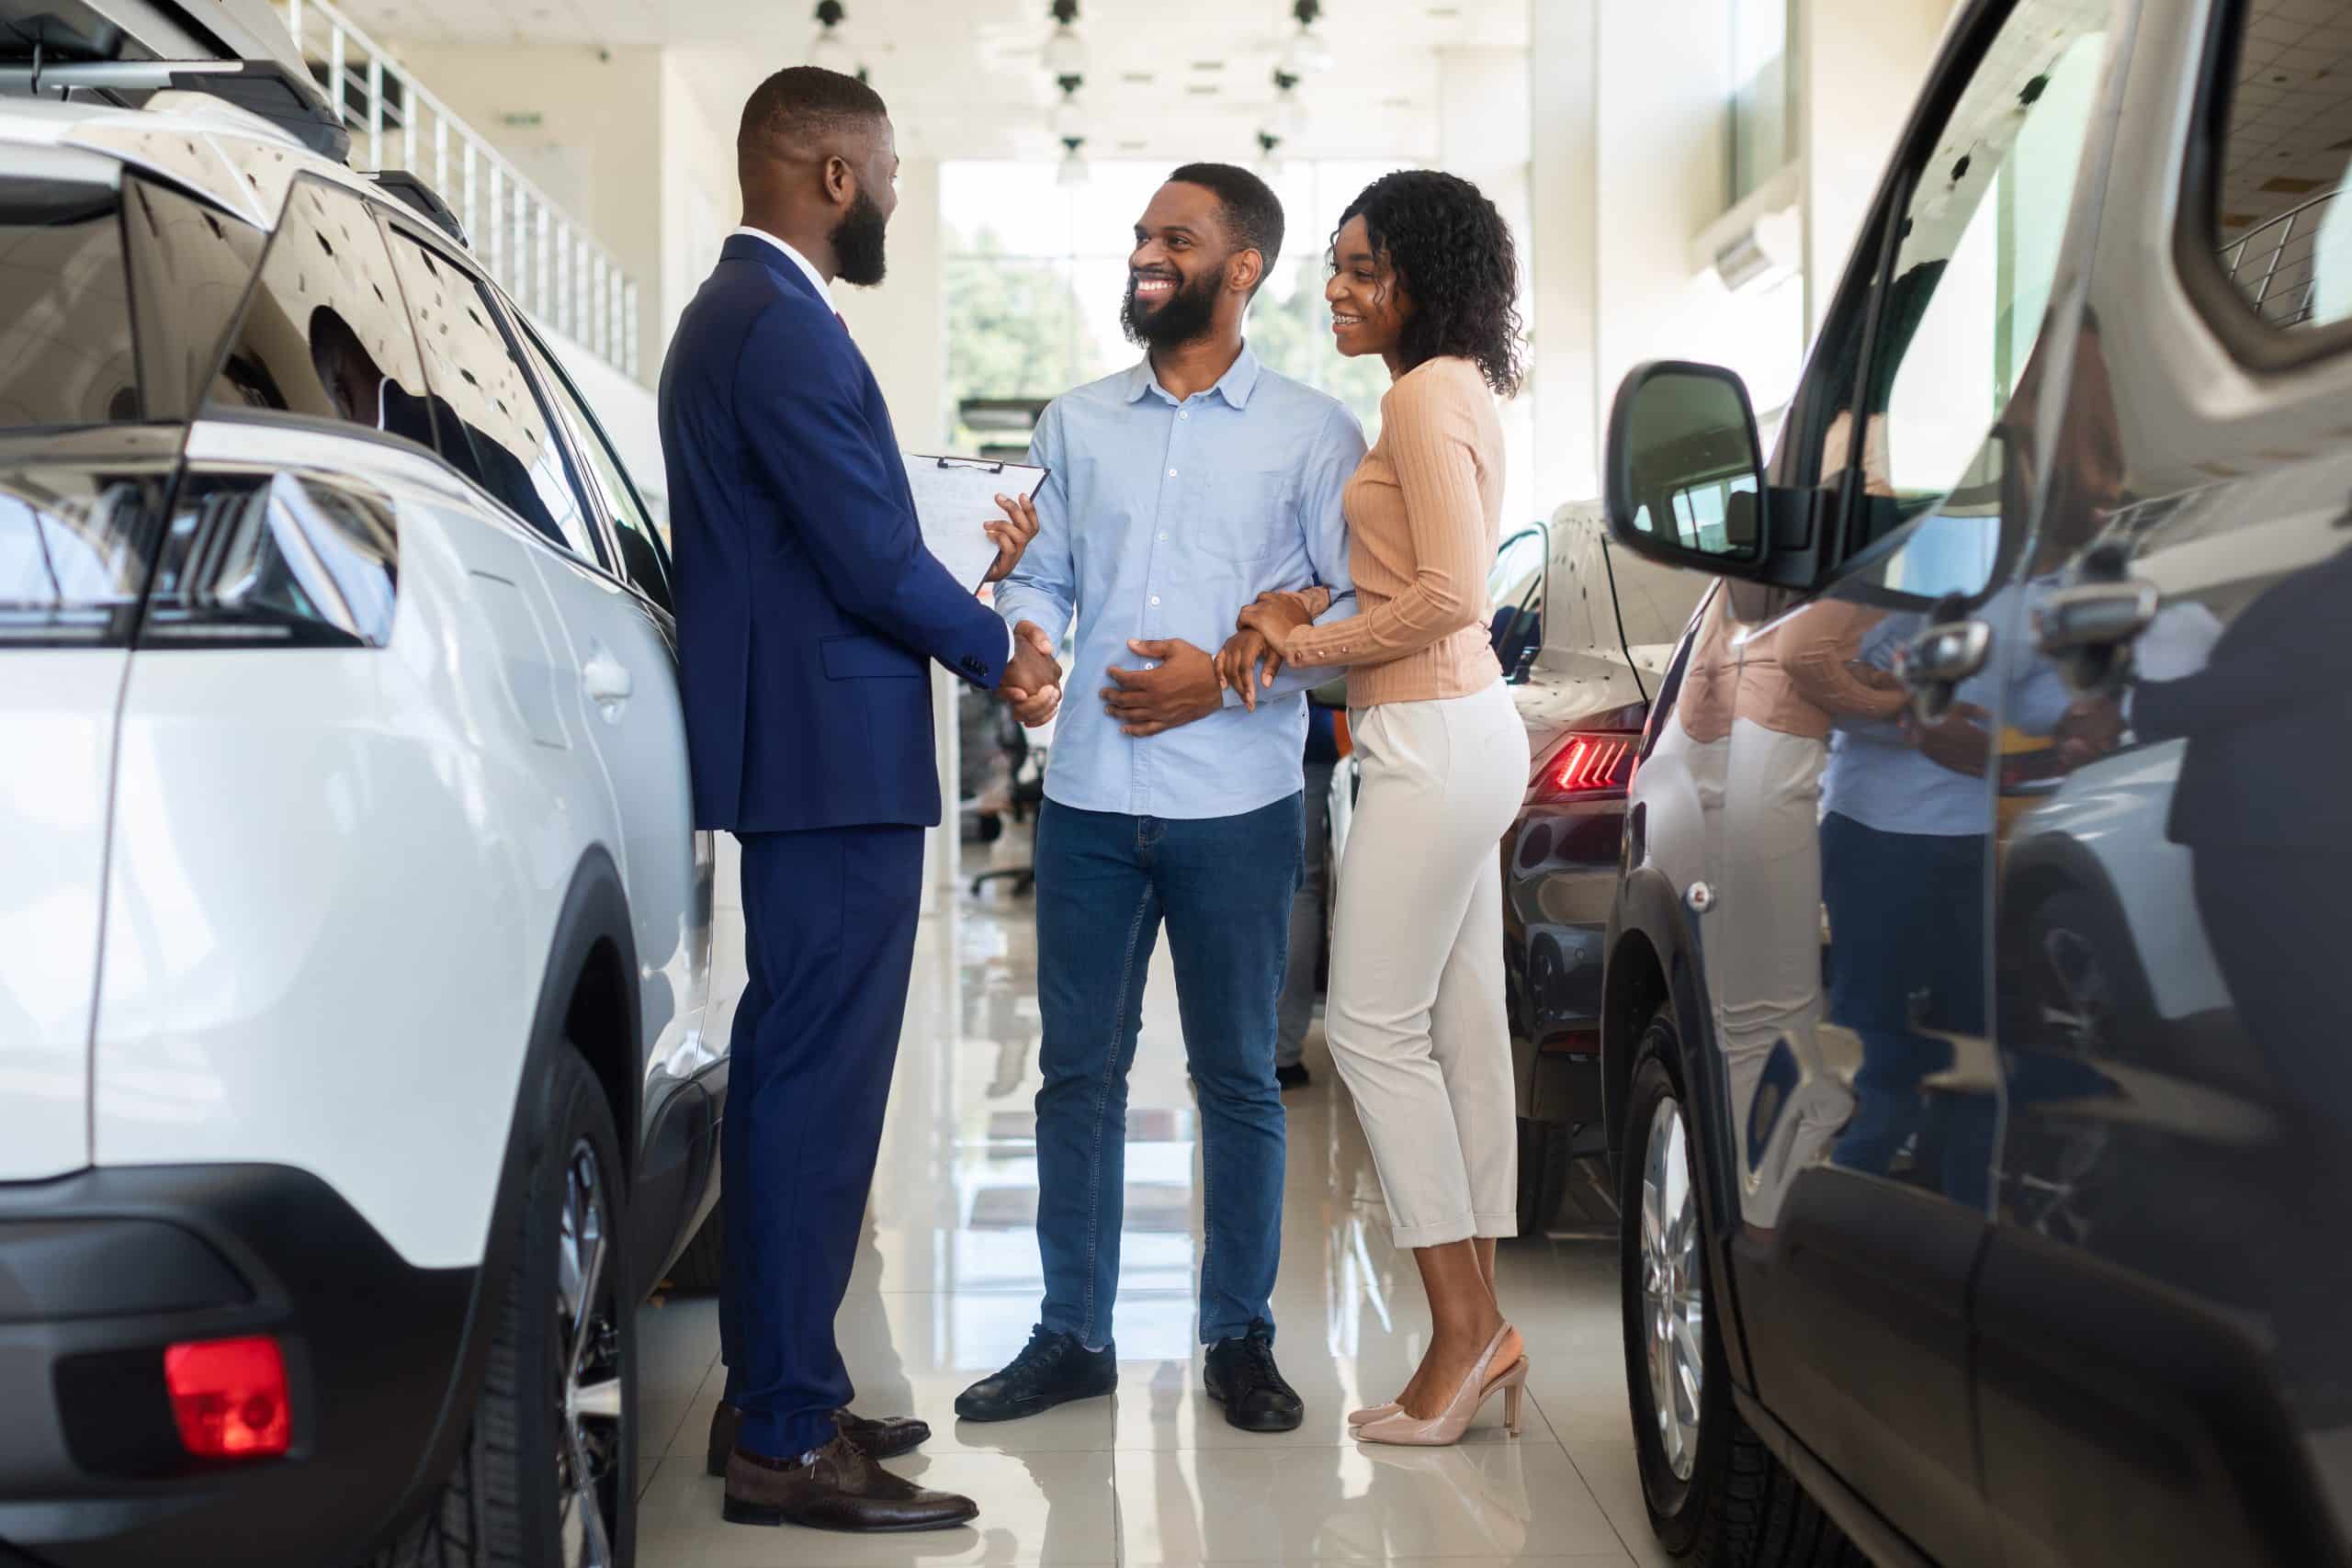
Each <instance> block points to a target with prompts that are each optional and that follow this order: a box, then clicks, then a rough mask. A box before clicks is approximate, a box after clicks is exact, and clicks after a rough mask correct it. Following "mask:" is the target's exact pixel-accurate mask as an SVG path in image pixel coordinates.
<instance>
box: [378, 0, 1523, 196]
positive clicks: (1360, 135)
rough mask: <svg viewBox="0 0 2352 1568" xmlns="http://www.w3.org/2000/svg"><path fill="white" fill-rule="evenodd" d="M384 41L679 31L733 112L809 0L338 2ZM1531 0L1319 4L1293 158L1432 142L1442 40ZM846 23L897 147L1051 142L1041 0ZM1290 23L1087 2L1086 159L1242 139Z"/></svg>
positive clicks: (882, 14)
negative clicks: (1315, 61)
mask: <svg viewBox="0 0 2352 1568" xmlns="http://www.w3.org/2000/svg"><path fill="white" fill-rule="evenodd" d="M340 3H341V4H343V6H344V8H345V10H346V11H347V12H349V13H350V15H351V17H352V18H353V19H354V20H355V21H356V22H357V23H359V25H360V26H361V27H363V28H367V29H368V31H370V32H372V33H375V34H377V35H378V36H379V37H395V38H401V39H415V40H418V41H419V42H445V41H458V40H466V39H481V40H484V41H497V42H502V43H511V42H514V41H516V40H518V39H526V40H544V41H547V42H549V43H550V44H555V45H560V46H562V47H577V46H580V45H582V44H601V45H605V46H610V47H615V48H619V47H628V46H645V45H662V46H683V53H682V58H684V59H685V60H686V61H687V62H689V69H690V71H691V72H692V73H693V75H694V79H695V82H696V85H697V96H707V99H708V101H710V102H711V103H713V104H714V105H723V106H726V107H725V108H724V111H723V114H722V115H721V116H720V118H728V119H731V118H733V106H734V105H736V104H740V103H741V100H742V98H743V96H744V95H745V94H746V93H748V91H749V90H750V88H751V86H752V85H753V84H755V83H756V82H757V81H758V80H759V78H760V77H761V76H763V75H764V74H765V73H767V72H769V71H772V70H775V69H777V68H779V67H782V66H785V65H791V64H797V63H799V62H801V61H803V60H804V59H805V58H806V56H807V52H808V47H809V40H810V39H812V38H813V37H814V35H815V33H816V31H817V26H816V23H815V21H814V19H813V14H814V10H815V5H814V0H783V3H782V4H776V3H773V0H764V3H763V0H340ZM1531 3H1535V0H1325V3H1324V6H1323V18H1322V21H1321V22H1320V23H1319V24H1318V26H1317V32H1318V33H1319V34H1320V36H1321V37H1322V38H1323V39H1325V41H1326V42H1327V43H1328V44H1329V47H1330V51H1331V54H1332V56H1333V60H1334V65H1333V68H1332V69H1331V70H1330V71H1329V72H1326V73H1320V74H1317V75H1316V76H1313V77H1310V78H1308V79H1307V82H1306V85H1305V86H1304V87H1303V88H1302V89H1301V93H1302V96H1304V98H1305V99H1306V105H1307V109H1308V116H1309V119H1308V126H1307V130H1306V134H1305V136H1304V137H1302V138H1299V139H1297V140H1296V141H1294V142H1293V143H1292V144H1290V145H1286V146H1285V148H1284V152H1285V154H1286V155H1295V156H1303V157H1364V156H1376V157H1390V158H1409V157H1433V156H1434V155H1435V154H1436V151H1437V118H1436V116H1437V84H1438V56H1439V54H1440V53H1441V51H1449V50H1473V49H1475V50H1490V49H1502V50H1524V49H1525V48H1526V47H1527V39H1528V7H1529V6H1530V4H1531ZM843 5H844V6H845V8H846V10H847V13H848V15H847V18H846V20H845V21H844V22H843V23H842V36H843V37H844V39H846V40H847V41H848V42H849V43H850V44H851V46H852V47H853V48H854V50H855V51H857V53H858V56H859V58H861V59H862V60H863V61H864V62H865V64H866V66H867V68H868V71H869V73H870V77H871V80H872V81H873V84H874V85H875V86H876V88H877V89H878V90H879V91H880V92H881V93H882V95H883V96H884V97H885V98H887V99H888V101H889V104H890V109H891V118H892V121H893V123H894V124H895V125H896V126H897V128H898V130H899V146H900V150H901V152H914V153H917V154H927V155H930V156H935V157H962V158H1004V157H1023V158H1027V157H1047V156H1053V155H1057V154H1058V152H1060V148H1059V147H1058V145H1057V144H1056V142H1055V141H1054V140H1053V138H1052V136H1051V134H1050V133H1049V131H1048V130H1047V127H1046V114H1047V111H1048V110H1049V109H1050V107H1052V105H1053V103H1054V102H1055V100H1056V99H1057V97H1058V96H1059V95H1058V92H1057V89H1056V88H1055V86H1054V85H1053V84H1052V82H1051V81H1050V80H1048V78H1047V76H1046V68H1045V64H1044V62H1043V60H1042V58H1041V51H1042V48H1043V45H1044V43H1045V40H1046V36H1047V34H1048V33H1049V32H1050V31H1051V30H1052V21H1051V18H1050V17H1049V15H1048V6H1047V4H1046V0H843ZM1295 30H1296V23H1295V21H1293V19H1292V17H1291V6H1290V0H1182V3H1180V4H1176V5H1169V4H1165V3H1159V4H1151V3H1147V0H1080V15H1079V21H1078V32H1079V35H1080V38H1081V39H1083V40H1084V42H1085V44H1086V47H1087V51H1088V55H1089V59H1088V66H1087V72H1086V86H1085V88H1084V89H1083V93H1082V97H1081V102H1082V104H1083V106H1084V107H1085V111H1086V116H1087V128H1088V132H1089V134H1088V141H1087V149H1086V150H1087V152H1088V153H1089V154H1090V155H1091V156H1096V157H1105V158H1116V157H1149V158H1166V157H1183V156H1201V157H1221V158H1229V159H1239V158H1241V157H1244V156H1246V155H1247V154H1248V153H1249V152H1251V151H1253V150H1254V145H1253V144H1254V141H1255V138H1256V134H1257V131H1258V130H1259V129H1260V128H1261V126H1263V125H1266V124H1267V123H1268V122H1269V120H1270V119H1271V117H1272V107H1273V104H1274V96H1275V95H1274V87H1273V84H1272V74H1273V71H1274V67H1275V65H1276V63H1277V62H1278V61H1279V60H1280V59H1281V56H1282V51H1283V45H1284V44H1285V43H1286V42H1287V41H1288V39H1289V38H1290V36H1291V34H1292V33H1294V32H1295Z"/></svg>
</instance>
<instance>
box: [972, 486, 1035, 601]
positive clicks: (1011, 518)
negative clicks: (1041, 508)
mask: <svg viewBox="0 0 2352 1568" xmlns="http://www.w3.org/2000/svg"><path fill="white" fill-rule="evenodd" d="M996 503H997V504H998V505H999V506H1001V507H1003V508H1004V517H1005V520H1004V521H1003V522H1001V523H990V524H988V525H985V529H984V531H985V532H986V533H987V535H988V536H989V538H991V539H994V540H995V541H996V564H995V565H994V566H992V567H990V568H989V574H988V575H987V576H986V577H984V578H982V579H980V581H983V582H1002V581H1004V580H1005V579H1006V578H1008V577H1010V576H1012V569H1013V568H1014V567H1016V566H1019V565H1020V564H1021V552H1022V551H1023V550H1025V549H1027V548H1028V547H1029V541H1030V540H1032V539H1034V538H1035V537H1036V536H1037V508H1036V507H1035V505H1034V504H1033V503H1032V502H1030V500H1029V498H1028V497H1027V496H1025V495H1023V496H1010V495H1001V496H998V497H997V498H996Z"/></svg>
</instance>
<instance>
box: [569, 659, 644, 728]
mask: <svg viewBox="0 0 2352 1568" xmlns="http://www.w3.org/2000/svg"><path fill="white" fill-rule="evenodd" d="M580 689H581V690H582V691H583V692H586V693H587V694H588V695H589V698H590V699H591V700H592V701H594V703H595V705H597V706H598V707H600V708H602V709H603V710H604V712H605V717H606V718H616V717H618V716H619V715H620V710H621V708H622V707H623V706H624V705H627V704H628V699H629V696H630V694H632V693H633V692H635V691H636V690H637V684H636V682H633V681H631V680H630V679H629V673H628V665H626V664H623V663H622V662H621V661H620V660H617V659H615V658H614V657H613V656H612V655H611V654H609V653H607V652H605V650H604V649H601V648H599V649H596V650H595V651H594V653H592V654H590V655H589V656H588V662H587V663H585V664H582V666H581V667H580Z"/></svg>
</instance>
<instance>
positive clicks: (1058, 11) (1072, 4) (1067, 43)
mask: <svg viewBox="0 0 2352 1568" xmlns="http://www.w3.org/2000/svg"><path fill="white" fill-rule="evenodd" d="M1046 13H1047V14H1048V15H1049V16H1051V17H1053V18H1054V31H1053V35H1052V36H1051V37H1050V38H1048V39H1046V73H1048V74H1049V75H1051V76H1053V77H1054V78H1056V79H1057V80H1059V79H1060V78H1061V77H1064V76H1083V75H1085V74H1086V44H1085V42H1084V40H1082V39H1080V38H1079V36H1078V0H1053V4H1052V5H1050V6H1046Z"/></svg>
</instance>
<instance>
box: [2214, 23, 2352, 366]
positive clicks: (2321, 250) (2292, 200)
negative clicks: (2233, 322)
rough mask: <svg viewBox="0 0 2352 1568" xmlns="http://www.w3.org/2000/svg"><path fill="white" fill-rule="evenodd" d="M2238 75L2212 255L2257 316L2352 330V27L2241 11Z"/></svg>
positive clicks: (2236, 30) (2286, 325)
mask: <svg viewBox="0 0 2352 1568" xmlns="http://www.w3.org/2000/svg"><path fill="white" fill-rule="evenodd" d="M2231 9H2232V13H2233V14H2232V15H2231V17H2230V18H2229V20H2228V21H2227V22H2225V23H2224V24H2223V25H2224V26H2225V27H2227V28H2230V29H2231V36H2229V37H2228V38H2227V39H2226V40H2225V42H2226V44H2227V46H2229V47H2230V48H2232V49H2233V52H2234V57H2235V59H2236V62H2237V70H2236V71H2235V72H2234V73H2233V80H2232V82H2231V84H2230V86H2229V89H2228V94H2229V96H2228V106H2227V112H2226V118H2224V119H2223V121H2222V145H2221V149H2220V156H2219V158H2218V159H2217V160H2216V161H2215V174H2216V175H2217V180H2216V184H2217V186H2218V189H2217V190H2216V192H2215V197H2216V200H2217V206H2218V210H2217V211H2216V212H2215V213H2214V215H2213V216H2214V222H2215V228H2216V232H2215V234H2214V236H2213V241H2212V243H2213V244H2214V248H2215V249H2216V250H2217V251H2218V252H2219V253H2220V254H2221V257H2222V269H2223V270H2224V271H2226V272H2227V273H2228V274H2229V276H2230V280H2231V282H2233V283H2234V284H2235V285H2236V286H2237V290H2238V293H2239V295H2240V296H2241V297H2242V298H2243V299H2245V302H2246V304H2247V305H2248V306H2249V307H2251V308H2252V309H2253V310H2254V312H2255V314H2256V316H2258V317H2260V318H2261V319H2262V321H2264V322H2265V323H2267V325H2269V326H2271V327H2274V328H2276V329H2278V331H2280V332H2288V333H2291V332H2298V331H2309V330H2311V329H2312V328H2316V327H2323V326H2327V325H2330V324H2332V323H2334V322H2336V321H2347V320H2352V201H2346V200H2343V199H2340V197H2342V194H2343V191H2344V187H2345V185H2346V182H2347V175H2352V19H2347V18H2346V17H2345V16H2344V15H2343V14H2342V13H2341V12H2340V11H2338V12H2336V13H2335V14H2333V15H2331V14H2330V8H2329V7H2327V6H2319V7H2316V8H2296V7H2290V6H2275V7H2274V6H2251V5H2247V6H2233V7H2232V8H2231Z"/></svg>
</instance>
